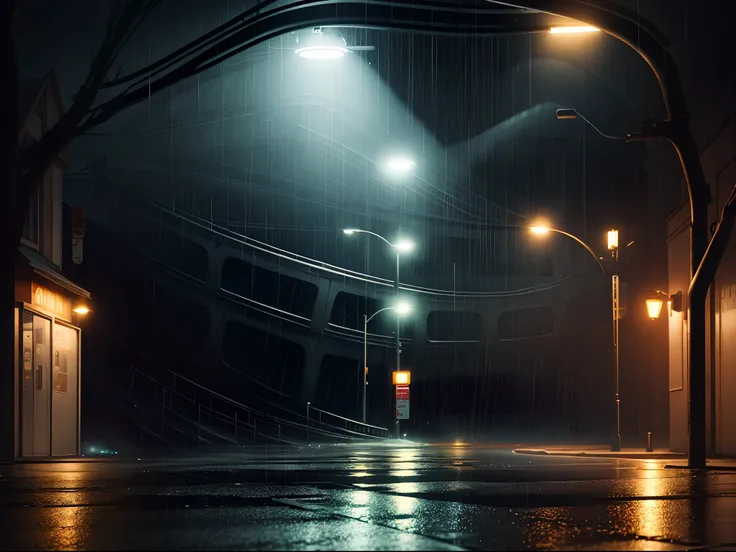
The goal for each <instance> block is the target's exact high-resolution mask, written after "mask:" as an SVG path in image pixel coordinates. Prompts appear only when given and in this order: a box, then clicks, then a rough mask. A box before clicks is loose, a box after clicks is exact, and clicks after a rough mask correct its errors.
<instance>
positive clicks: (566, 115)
mask: <svg viewBox="0 0 736 552" xmlns="http://www.w3.org/2000/svg"><path fill="white" fill-rule="evenodd" d="M555 114H556V115H557V118H558V119H559V120H560V121H564V120H566V119H577V118H578V112H577V111H575V110H574V109H568V108H564V109H558V110H557V111H556V112H555Z"/></svg>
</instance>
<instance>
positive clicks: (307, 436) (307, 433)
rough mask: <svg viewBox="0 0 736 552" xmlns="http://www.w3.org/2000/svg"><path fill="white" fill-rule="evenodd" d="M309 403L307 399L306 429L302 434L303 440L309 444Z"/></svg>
mask: <svg viewBox="0 0 736 552" xmlns="http://www.w3.org/2000/svg"><path fill="white" fill-rule="evenodd" d="M309 404H310V403H309V401H307V430H306V435H305V436H304V437H305V438H306V439H305V440H306V441H307V444H309Z"/></svg>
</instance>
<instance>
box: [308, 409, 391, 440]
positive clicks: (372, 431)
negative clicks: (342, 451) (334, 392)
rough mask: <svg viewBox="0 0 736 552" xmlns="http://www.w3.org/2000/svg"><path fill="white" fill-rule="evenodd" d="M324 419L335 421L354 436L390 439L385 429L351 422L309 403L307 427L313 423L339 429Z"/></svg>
mask: <svg viewBox="0 0 736 552" xmlns="http://www.w3.org/2000/svg"><path fill="white" fill-rule="evenodd" d="M312 412H316V414H317V415H316V416H313V415H312ZM323 417H324V418H327V419H328V420H335V422H336V424H340V425H341V426H342V428H343V429H344V430H345V431H348V432H350V433H352V434H354V435H365V436H370V437H376V438H379V439H387V438H388V437H389V430H388V429H386V428H385V427H379V426H374V425H371V424H365V423H363V422H359V421H357V420H351V419H350V418H346V417H344V416H340V415H339V414H335V413H334V412H328V411H327V410H322V409H321V408H317V407H315V406H312V404H311V403H307V425H308V426H309V425H310V424H313V423H318V424H327V425H329V426H331V427H338V426H337V425H336V424H329V423H328V422H324V421H323Z"/></svg>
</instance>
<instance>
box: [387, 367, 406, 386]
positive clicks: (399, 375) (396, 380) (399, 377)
mask: <svg viewBox="0 0 736 552" xmlns="http://www.w3.org/2000/svg"><path fill="white" fill-rule="evenodd" d="M391 379H392V381H393V384H394V385H410V384H411V372H410V371H409V370H399V371H397V372H393V373H392V378H391Z"/></svg>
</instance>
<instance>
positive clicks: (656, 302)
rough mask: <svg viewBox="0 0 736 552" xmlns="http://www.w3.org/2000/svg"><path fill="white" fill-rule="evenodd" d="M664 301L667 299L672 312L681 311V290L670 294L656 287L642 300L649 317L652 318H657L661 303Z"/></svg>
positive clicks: (660, 311) (660, 310) (660, 312)
mask: <svg viewBox="0 0 736 552" xmlns="http://www.w3.org/2000/svg"><path fill="white" fill-rule="evenodd" d="M663 298H664V299H663ZM664 301H667V304H668V305H669V306H670V309H671V310H672V311H673V312H682V292H681V291H678V292H677V293H675V294H673V295H670V294H669V293H665V292H664V291H661V290H658V289H656V290H654V291H653V292H652V293H651V295H650V296H649V297H648V298H647V299H646V300H645V301H644V304H645V305H646V307H647V314H648V315H649V318H651V319H652V320H656V319H657V318H659V315H660V314H662V305H663V304H664Z"/></svg>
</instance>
